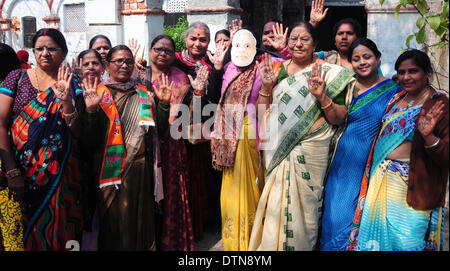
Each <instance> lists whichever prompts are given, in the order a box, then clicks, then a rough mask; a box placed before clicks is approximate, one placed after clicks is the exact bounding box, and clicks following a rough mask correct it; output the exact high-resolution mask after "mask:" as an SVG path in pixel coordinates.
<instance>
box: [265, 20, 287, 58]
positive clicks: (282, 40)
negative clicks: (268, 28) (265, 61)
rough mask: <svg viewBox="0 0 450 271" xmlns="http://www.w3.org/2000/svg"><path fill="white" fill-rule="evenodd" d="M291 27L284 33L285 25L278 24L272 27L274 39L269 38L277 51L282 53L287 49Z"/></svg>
mask: <svg viewBox="0 0 450 271" xmlns="http://www.w3.org/2000/svg"><path fill="white" fill-rule="evenodd" d="M288 29H289V27H286V30H285V31H284V32H283V24H279V23H276V24H275V25H273V26H272V30H273V35H274V37H273V39H272V38H270V37H269V38H268V39H269V42H270V45H271V46H272V47H273V48H275V50H277V51H281V50H283V49H284V48H285V47H286V41H287V33H288Z"/></svg>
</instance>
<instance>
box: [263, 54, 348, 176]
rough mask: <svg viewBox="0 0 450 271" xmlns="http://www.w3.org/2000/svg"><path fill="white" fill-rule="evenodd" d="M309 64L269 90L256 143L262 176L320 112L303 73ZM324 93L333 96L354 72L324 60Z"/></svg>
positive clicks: (337, 93)
mask: <svg viewBox="0 0 450 271" xmlns="http://www.w3.org/2000/svg"><path fill="white" fill-rule="evenodd" d="M311 69H312V68H311V66H310V67H308V68H305V69H303V70H302V71H300V72H297V73H295V74H293V75H290V76H288V77H287V78H285V79H283V80H282V81H281V82H279V83H278V84H277V85H276V86H275V87H274V89H273V101H272V105H271V106H270V108H269V109H268V111H267V112H266V115H265V117H264V119H263V124H261V130H260V139H261V140H260V142H261V149H262V150H264V162H265V165H266V175H267V174H269V173H270V172H271V171H272V170H273V169H274V168H275V167H276V166H277V165H278V164H279V163H280V162H281V161H282V160H283V159H284V158H286V156H287V155H289V153H290V151H291V150H292V149H293V148H294V147H295V146H296V145H297V144H298V143H299V142H300V141H301V140H302V138H304V137H305V136H306V135H307V134H308V132H309V130H310V129H311V127H312V126H313V125H314V123H315V122H316V120H317V119H318V118H319V116H320V114H321V112H322V111H321V109H320V104H319V103H318V102H317V101H316V98H315V97H314V96H313V95H312V94H311V93H310V92H309V89H308V83H307V80H306V75H308V76H310V75H311ZM322 70H324V71H325V70H326V71H327V74H326V77H325V93H326V95H327V96H328V97H330V98H331V99H334V98H335V97H337V96H338V95H339V94H340V93H341V92H342V91H344V90H345V88H346V87H347V85H348V84H349V83H351V82H352V81H353V80H355V79H354V78H353V75H354V73H353V72H352V71H350V70H348V69H345V68H343V67H340V66H337V65H332V64H328V63H324V64H323V65H322Z"/></svg>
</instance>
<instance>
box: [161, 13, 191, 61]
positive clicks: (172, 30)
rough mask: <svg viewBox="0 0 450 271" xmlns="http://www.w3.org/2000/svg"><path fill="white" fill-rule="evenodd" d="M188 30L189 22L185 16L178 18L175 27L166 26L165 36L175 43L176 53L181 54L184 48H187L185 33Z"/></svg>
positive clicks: (164, 28)
mask: <svg viewBox="0 0 450 271" xmlns="http://www.w3.org/2000/svg"><path fill="white" fill-rule="evenodd" d="M187 28H188V21H187V18H186V17H185V16H182V17H180V18H178V21H177V23H176V24H175V25H173V26H172V25H168V26H164V27H163V30H164V34H166V35H168V36H171V37H172V38H173V40H174V41H175V47H176V48H175V51H176V52H181V51H182V50H183V49H184V48H186V44H185V42H184V33H185V31H186V30H187Z"/></svg>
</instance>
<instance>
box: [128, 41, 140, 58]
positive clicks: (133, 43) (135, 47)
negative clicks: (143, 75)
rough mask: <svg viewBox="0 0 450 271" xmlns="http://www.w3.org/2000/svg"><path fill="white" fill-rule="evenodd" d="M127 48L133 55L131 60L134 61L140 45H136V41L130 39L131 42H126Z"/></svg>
mask: <svg viewBox="0 0 450 271" xmlns="http://www.w3.org/2000/svg"><path fill="white" fill-rule="evenodd" d="M128 47H129V48H130V50H131V52H132V53H133V58H134V59H136V56H137V53H138V52H139V49H140V48H141V45H140V44H138V42H137V40H135V39H134V38H132V39H131V40H128Z"/></svg>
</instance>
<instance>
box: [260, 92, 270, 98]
mask: <svg viewBox="0 0 450 271" xmlns="http://www.w3.org/2000/svg"><path fill="white" fill-rule="evenodd" d="M258 92H259V95H261V96H263V97H270V94H267V93H262V92H261V90H260V91H258Z"/></svg>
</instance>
